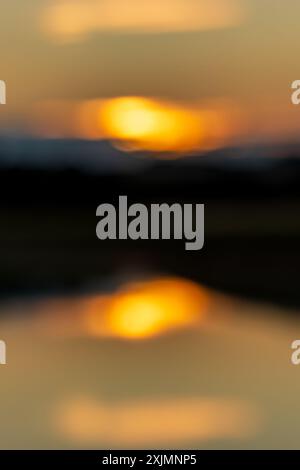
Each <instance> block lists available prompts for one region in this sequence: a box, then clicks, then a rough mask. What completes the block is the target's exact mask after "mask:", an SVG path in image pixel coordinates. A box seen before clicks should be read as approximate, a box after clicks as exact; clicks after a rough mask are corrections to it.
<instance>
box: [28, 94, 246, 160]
mask: <svg viewBox="0 0 300 470" xmlns="http://www.w3.org/2000/svg"><path fill="white" fill-rule="evenodd" d="M240 121H241V119H240V113H239V112H238V109H237V108H236V107H235V106H234V105H233V104H232V103H228V102H226V101H221V100H218V101H217V102H210V103H201V104H199V103H195V104H194V105H193V106H192V105H191V104H189V103H180V104H178V103H175V102H172V101H162V100H159V99H154V98H145V97H130V96H128V97H118V98H111V99H95V100H86V101H63V100H62V101H44V102H40V103H36V104H35V105H34V106H33V108H32V109H31V111H30V112H29V115H28V122H29V123H30V126H31V127H30V128H31V132H32V133H33V134H36V135H38V136H42V137H48V138H49V137H50V138H52V137H67V138H69V137H74V138H82V139H88V140H90V139H92V140H94V139H95V140H97V139H107V140H110V141H111V142H112V144H113V145H115V146H116V147H118V148H121V149H122V150H125V151H148V152H151V154H152V155H156V156H158V157H162V158H164V157H165V156H167V157H172V156H174V157H177V156H181V155H185V154H190V153H193V152H196V151H197V150H200V151H204V150H211V149H215V148H219V147H222V146H226V145H227V144H228V143H232V141H233V140H234V139H235V138H236V136H237V135H238V132H239V131H240V129H239V128H240Z"/></svg>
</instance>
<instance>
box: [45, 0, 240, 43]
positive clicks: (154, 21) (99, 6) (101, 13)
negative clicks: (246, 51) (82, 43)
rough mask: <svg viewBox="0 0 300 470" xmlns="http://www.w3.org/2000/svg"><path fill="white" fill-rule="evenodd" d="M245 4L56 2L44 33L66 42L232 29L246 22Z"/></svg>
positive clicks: (233, 0) (234, 0)
mask: <svg viewBox="0 0 300 470" xmlns="http://www.w3.org/2000/svg"><path fill="white" fill-rule="evenodd" d="M244 13H245V11H244V8H243V4H242V3H241V0H127V1H126V2H124V0H59V1H58V0H55V1H53V0H52V1H51V3H50V4H48V6H47V7H46V10H44V11H43V14H42V18H41V23H42V28H43V30H44V31H45V32H46V33H47V34H49V35H51V36H52V37H53V38H55V39H57V40H62V41H70V40H71V41H72V40H81V39H83V38H85V37H86V35H87V34H89V33H93V32H97V31H106V32H109V31H110V32H122V33H162V32H180V31H198V30H208V29H219V28H228V27H232V26H235V25H237V24H239V23H241V22H242V20H243V18H244Z"/></svg>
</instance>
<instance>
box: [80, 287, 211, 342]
mask: <svg viewBox="0 0 300 470" xmlns="http://www.w3.org/2000/svg"><path fill="white" fill-rule="evenodd" d="M207 301H208V295H207V293H206V292H205V291H204V290H203V289H201V288H200V287H198V286H197V285H196V284H194V283H192V282H189V281H184V280H181V279H159V280H154V281H149V282H139V283H135V284H129V285H128V286H125V287H124V288H123V289H122V290H121V291H120V292H118V293H116V294H115V295H112V296H111V297H110V298H108V299H107V300H106V302H104V301H103V298H100V299H99V300H98V299H97V298H96V299H94V302H90V304H89V308H87V310H86V313H85V321H86V328H87V331H88V332H89V333H90V334H92V335H95V336H102V335H108V336H115V337H120V338H127V339H143V338H148V337H153V336H156V335H159V334H162V333H166V332H168V331H172V330H176V329H180V328H184V327H188V326H192V325H196V324H198V322H199V321H200V320H201V319H202V317H203V315H204V312H205V308H206V306H207ZM100 307H101V308H100Z"/></svg>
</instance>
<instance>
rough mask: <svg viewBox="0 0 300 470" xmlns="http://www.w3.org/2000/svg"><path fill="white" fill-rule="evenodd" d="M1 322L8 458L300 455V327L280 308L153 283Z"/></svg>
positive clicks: (53, 302) (40, 307)
mask: <svg viewBox="0 0 300 470" xmlns="http://www.w3.org/2000/svg"><path fill="white" fill-rule="evenodd" d="M151 293H152V294H151ZM142 299H143V302H142ZM128 302H129V305H130V308H129V310H126V309H127V307H128ZM141 305H142V306H143V309H144V310H143V309H142V310H141V311H144V316H143V318H144V321H143V322H142V326H141V323H138V327H135V322H136V321H138V322H139V320H138V315H133V317H130V314H131V313H130V312H132V311H134V309H137V310H138V309H139V308H140V307H139V306H141ZM187 306H188V309H187ZM169 309H171V310H172V309H173V310H174V318H172V316H171V315H169ZM1 312H2V317H1V322H0V332H1V333H0V336H1V339H4V340H5V341H6V343H7V349H8V365H7V366H5V367H1V368H0V386H1V402H0V437H1V439H0V442H1V444H0V445H1V447H2V448H14V447H16V448H30V447H35V448H38V447H41V448H45V447H54V448H58V447H63V448H66V447H80V448H84V447H93V448H100V447H107V448H114V447H127V448H132V447H159V446H161V447H170V448H176V447H177V448H180V447H181V448H184V447H198V448H199V447H200V448H215V447H217V448H248V447H250V448H256V447H278V448H279V447H280V448H288V447H294V448H295V447H296V448H298V447H299V444H298V439H297V436H298V434H299V431H300V429H299V424H298V422H299V421H300V413H298V396H299V392H300V382H299V374H300V369H299V370H298V369H297V367H295V366H292V365H291V364H290V344H291V342H292V340H294V339H296V338H297V337H298V336H299V335H298V331H299V330H300V322H299V320H296V319H293V317H291V316H288V315H286V312H284V311H283V310H282V311H281V309H279V308H275V307H274V308H273V307H266V306H264V305H260V304H255V303H250V302H245V301H240V300H238V299H234V298H229V297H224V296H222V295H220V294H217V293H214V292H207V291H206V290H204V289H202V288H201V287H199V286H197V285H195V284H192V283H189V282H187V281H184V280H180V279H157V280H152V281H150V282H138V283H133V284H132V283H130V284H125V285H123V286H122V288H120V289H119V290H118V291H117V292H115V293H113V294H109V295H108V294H107V292H100V293H99V296H98V295H93V296H82V297H78V298H74V297H72V298H57V299H55V298H52V299H45V300H28V301H24V302H18V303H17V302H14V303H9V304H8V303H6V304H3V305H2V307H1ZM124 312H125V313H124ZM127 315H129V317H128V316H127ZM152 316H154V318H155V320H154V321H153V319H151V318H152ZM91 318H92V323H91ZM112 318H113V319H114V321H113V322H112V321H111V319H112ZM184 318H185V321H184ZM119 320H120V321H121V322H124V321H125V324H126V322H127V320H128V321H130V322H131V324H132V325H133V326H132V328H133V329H132V328H131V329H129V330H126V329H125V330H124V329H123V327H122V328H121V329H118V328H117V325H118V321H119ZM91 324H92V325H93V326H92V327H91ZM95 325H96V327H95ZM298 326H299V330H298ZM95 328H96V329H95ZM147 328H150V330H149V334H146V333H147ZM128 331H129V333H130V334H129V335H128V334H127V333H128ZM132 331H134V335H132ZM120 333H122V334H120ZM298 414H299V416H298Z"/></svg>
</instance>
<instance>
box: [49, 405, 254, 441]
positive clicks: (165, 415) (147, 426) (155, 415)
mask: <svg viewBox="0 0 300 470" xmlns="http://www.w3.org/2000/svg"><path fill="white" fill-rule="evenodd" d="M112 424H113V425H112ZM259 424H260V418H259V413H258V412H257V409H256V407H254V406H251V404H249V403H248V402H247V401H240V400H233V399H231V400H230V399H222V398H215V399H205V398H201V397H199V398H172V397H168V398H166V399H163V398H161V399H156V400H153V399H152V400H149V399H143V400H139V401H137V402H132V403H131V402H129V403H128V402H126V401H125V402H123V403H122V402H121V403H114V404H107V403H105V402H103V403H102V402H101V401H99V402H97V401H95V400H92V399H78V400H76V399H75V400H72V399H71V400H69V401H66V402H65V403H63V404H62V406H60V407H58V409H57V412H56V414H55V422H54V426H55V428H56V429H57V430H58V431H59V432H60V433H61V434H62V435H64V436H65V437H66V438H67V439H69V440H71V441H72V442H74V443H76V444H89V445H93V444H98V445H99V443H102V444H103V443H105V444H107V445H109V446H114V447H117V446H121V447H123V446H129V447H130V446H132V447H134V446H138V447H143V446H144V447H147V446H154V445H156V446H157V445H159V446H167V445H175V446H176V445H180V444H182V443H183V444H184V443H185V442H189V441H193V440H197V441H198V442H199V441H200V442H201V441H204V442H205V441H208V440H211V439H230V438H231V439H232V438H237V439H243V438H247V437H248V438H249V437H251V436H253V435H255V433H256V432H257V430H258V428H259Z"/></svg>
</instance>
